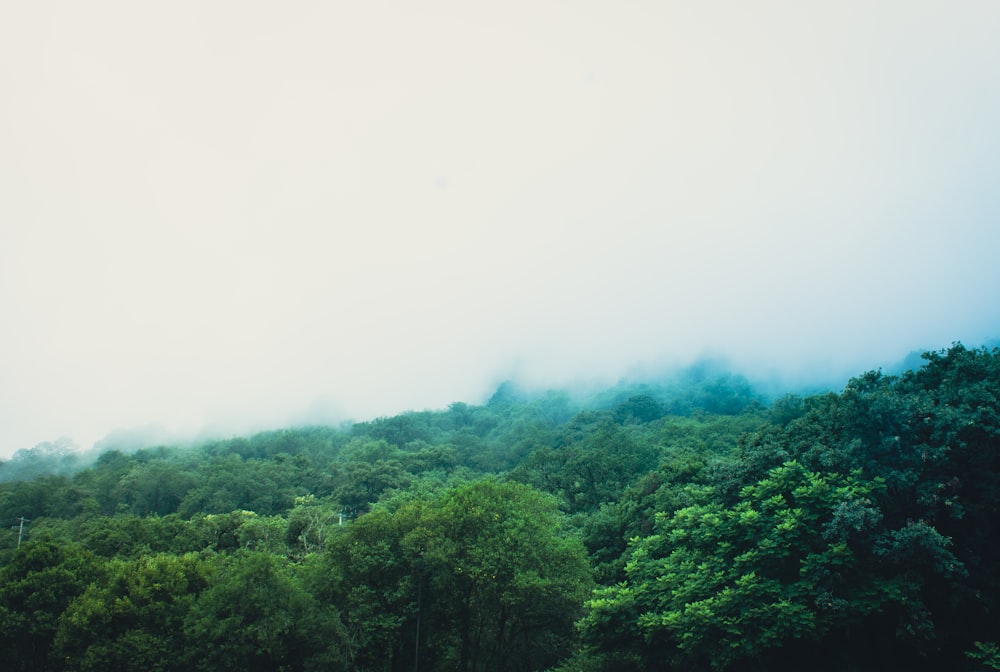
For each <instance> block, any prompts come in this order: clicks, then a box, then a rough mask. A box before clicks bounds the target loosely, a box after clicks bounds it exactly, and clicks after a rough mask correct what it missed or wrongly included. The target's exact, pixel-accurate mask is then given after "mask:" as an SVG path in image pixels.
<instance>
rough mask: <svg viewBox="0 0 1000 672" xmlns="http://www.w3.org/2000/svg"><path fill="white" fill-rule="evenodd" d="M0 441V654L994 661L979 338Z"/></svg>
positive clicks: (598, 663)
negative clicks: (793, 367) (805, 381)
mask: <svg viewBox="0 0 1000 672" xmlns="http://www.w3.org/2000/svg"><path fill="white" fill-rule="evenodd" d="M106 448H107V449H106V450H104V452H102V453H101V454H100V455H99V456H97V457H96V459H93V460H90V461H85V460H84V459H83V457H82V456H81V455H80V454H78V453H76V452H72V451H68V450H66V449H65V447H64V446H60V445H58V444H43V445H41V446H38V447H36V448H34V449H30V450H23V451H20V452H19V453H17V454H16V455H14V457H13V458H11V459H10V460H9V461H7V462H4V463H0V519H2V520H3V521H4V522H5V523H6V525H5V526H4V528H2V529H0V669H3V670H5V671H7V672H21V671H28V670H31V671H32V672H42V671H51V672H56V671H59V672H61V671H64V670H65V671H69V670H73V671H84V670H94V671H101V672H108V671H115V670H145V671H149V672H168V671H174V670H176V671H181V670H184V671H187V670H204V671H206V672H208V671H212V672H224V671H227V670H233V671H240V672H256V671H265V670H266V671H269V672H270V671H277V670H284V671H314V670H315V671H319V670H329V671H337V670H342V671H348V670H350V671H359V672H395V671H397V670H399V671H402V670H407V671H410V670H412V671H414V672H421V671H426V672H433V671H441V672H444V671H448V672H451V671H456V670H457V671H459V672H501V671H511V672H529V671H541V670H551V671H553V672H619V671H625V670H628V671H630V672H633V671H634V670H665V671H666V670H677V671H680V670H683V671H685V672H703V671H704V672H709V671H712V672H757V671H761V672H763V671H767V672H781V671H785V670H789V671H790V670H802V669H809V670H819V671H821V672H822V671H826V672H868V671H875V670H879V671H881V670H886V669H906V670H910V671H917V672H920V671H924V670H926V671H931V670H934V671H935V672H937V671H939V670H957V671H962V670H968V671H973V670H990V669H993V670H996V669H1000V649H998V643H1000V518H998V505H1000V349H992V350H990V349H987V348H978V349H976V348H967V347H965V346H963V345H961V344H955V345H953V346H952V347H950V348H948V349H945V350H941V351H936V352H927V353H924V355H923V356H922V360H921V362H920V364H919V365H917V366H915V367H914V368H913V369H911V370H906V371H903V372H900V373H898V374H891V375H890V374H886V373H883V372H881V371H871V372H868V373H864V374H862V375H859V376H857V377H855V378H853V379H851V380H849V381H847V382H846V383H845V384H844V386H843V388H842V389H841V390H840V391H837V392H824V393H820V394H811V395H807V394H800V395H793V394H786V395H783V396H777V397H765V396H763V395H762V394H760V393H759V392H758V391H757V390H756V389H755V388H754V387H753V386H752V385H751V384H750V383H749V382H748V381H747V380H746V379H745V378H743V377H741V376H739V375H735V374H732V373H727V372H725V371H722V370H718V369H713V368H712V367H708V366H701V367H699V366H695V367H693V368H691V369H689V370H687V371H685V372H684V373H683V374H681V375H678V376H676V377H673V378H671V379H669V380H666V381H660V382H647V383H621V384H619V385H617V386H614V387H611V388H610V389H605V390H601V391H596V392H592V393H588V394H586V395H581V394H570V393H569V392H563V391H549V392H544V393H542V392H537V393H536V392H526V391H524V390H522V389H519V388H518V387H517V386H516V385H513V384H509V383H508V384H504V385H502V386H501V387H500V388H499V389H497V391H496V393H495V394H494V395H493V396H492V397H491V398H490V399H489V400H488V401H487V402H486V403H484V404H482V405H470V404H465V403H454V404H452V405H451V406H449V407H448V408H447V409H446V410H440V411H424V412H409V413H403V414H401V415H397V416H395V417H385V418H379V419H376V420H373V421H369V422H359V423H351V424H344V425H341V426H337V427H328V426H314V427H302V428H294V429H284V430H278V431H268V432H263V433H259V434H256V435H253V436H248V437H233V438H228V439H225V440H212V441H204V442H201V443H197V444H191V445H147V446H143V447H140V448H138V449H136V448H135V447H130V448H128V449H126V448H125V447H123V446H119V447H115V446H113V445H111V446H106Z"/></svg>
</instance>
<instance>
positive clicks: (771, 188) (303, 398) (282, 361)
mask: <svg viewBox="0 0 1000 672" xmlns="http://www.w3.org/2000/svg"><path fill="white" fill-rule="evenodd" d="M998 35H1000V3H998V2H996V1H995V0H985V1H982V2H975V1H965V0H957V1H956V0H948V1H947V2H944V1H942V2H934V1H930V2H928V1H921V0H907V1H903V0H900V1H882V2H875V3H873V2H870V1H867V0H866V1H855V0H838V2H823V3H820V2H801V1H799V0H795V1H792V0H787V1H786V0H771V1H758V2H743V1H731V2H721V1H720V2H712V1H705V2H670V1H666V0H658V1H656V2H646V1H639V0H630V1H629V2H610V1H604V2H596V1H589V2H585V1H581V0H574V1H573V2H569V1H566V2H547V1H545V0H532V1H531V2H527V1H524V0H507V1H506V2H489V3H487V2H475V1H472V0H456V1H445V0H423V1H422V2H404V1H389V0H365V1H364V2H339V1H328V2H319V1H314V2H310V1H305V0H297V1H287V0H286V1H285V2H280V3H279V2H263V1H259V0H256V1H248V0H240V1H236V0H227V1H219V0H198V1H194V0H172V1H171V2H151V1H149V2H144V1H137V0H119V1H112V0H89V1H88V2H78V1H76V0H51V1H47V2H23V1H14V0H0V456H5V455H9V454H11V453H13V452H14V451H15V450H17V449H19V448H26V447H30V446H32V445H34V444H35V443H38V442H40V441H44V440H52V439H55V438H57V437H60V436H64V435H67V436H70V437H72V438H74V439H75V440H76V441H77V442H78V443H80V444H81V445H83V446H85V447H86V446H88V445H89V444H90V443H92V442H93V441H95V440H97V439H99V438H101V437H102V436H104V435H105V434H107V433H108V432H110V431H111V430H113V429H115V428H118V427H135V426H141V425H145V424H148V423H156V424H160V425H162V426H164V427H166V428H168V429H170V430H174V431H181V432H196V431H199V430H201V429H203V428H205V427H214V428H216V429H220V430H222V431H227V432H228V431H246V430H248V429H252V428H260V427H266V426H281V425H285V424H288V423H293V422H299V421H306V420H317V419H332V418H342V417H347V416H349V417H354V418H358V419H362V418H367V417H371V416H373V415H378V414H392V413H396V412H399V411H402V410H407V409H414V408H415V409H422V408H434V407H443V406H445V405H447V404H448V403H449V402H451V401H455V400H466V401H472V402H478V401H481V400H482V399H483V398H484V396H485V395H487V394H488V392H489V391H490V390H491V389H492V388H493V386H494V385H495V384H496V383H497V382H498V381H499V380H502V379H503V378H506V377H509V376H513V375H517V376H522V377H524V378H527V379H529V380H533V381H536V382H551V383H558V382H563V381H569V380H576V379H581V378H590V379H592V378H606V379H613V378H615V377H616V376H619V375H622V374H623V373H626V372H628V371H634V370H635V368H634V367H636V366H637V365H643V364H647V365H650V364H661V363H664V362H684V361H689V360H690V359H692V358H694V357H697V356H699V355H700V354H703V353H710V354H715V355H726V356H728V357H730V358H732V361H734V362H735V363H736V364H737V365H740V366H747V367H750V368H751V369H753V370H755V371H759V372H762V371H769V370H777V371H781V372H785V373H787V374H789V375H794V374H796V373H799V372H801V371H803V370H805V369H808V370H809V371H824V372H829V371H837V372H840V371H844V372H845V375H846V374H853V373H860V372H862V371H864V370H866V369H867V368H870V367H872V366H877V365H879V364H882V363H888V362H891V361H895V360H898V359H900V358H902V357H903V356H904V355H905V354H906V353H907V352H909V351H910V350H912V349H916V348H923V347H935V348H936V347H944V346H947V345H948V344H949V343H951V342H952V341H953V340H963V341H965V342H966V343H968V344H969V345H976V344H978V343H979V342H982V340H984V339H986V338H991V337H996V336H998V335H1000V312H998V310H997V304H998V298H1000V266H998V264H997V261H996V258H997V254H998V250H1000V246H998V242H1000V240H998V238H1000V221H998V214H1000V189H998V175H1000V171H998V169H1000V165H998V164H1000V124H998V123H997V120H998V119H1000V39H997V36H998Z"/></svg>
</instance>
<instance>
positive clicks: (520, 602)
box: [329, 480, 590, 672]
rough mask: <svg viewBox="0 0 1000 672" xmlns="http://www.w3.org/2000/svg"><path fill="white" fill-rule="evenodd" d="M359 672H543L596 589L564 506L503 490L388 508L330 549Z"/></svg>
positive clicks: (478, 488)
mask: <svg viewBox="0 0 1000 672" xmlns="http://www.w3.org/2000/svg"><path fill="white" fill-rule="evenodd" d="M329 558H330V561H331V563H332V570H331V572H332V576H333V579H334V584H333V586H332V587H331V595H332V596H335V599H336V600H337V602H338V604H341V605H342V606H343V609H344V612H345V619H346V622H347V625H348V628H349V629H350V630H351V632H352V637H353V642H354V646H355V650H354V659H355V664H356V665H357V667H358V669H364V670H383V669H384V670H396V669H399V670H403V669H412V668H413V667H414V666H415V664H416V663H417V661H416V660H415V658H414V657H415V656H419V666H420V669H429V670H461V671H463V672H465V671H471V670H476V671H479V670H484V671H485V670H521V669H526V670H527V669H544V668H546V667H548V666H551V665H552V664H554V663H555V662H557V661H558V660H559V659H560V658H561V657H563V656H565V655H568V654H569V653H570V652H571V651H572V648H573V645H574V643H575V634H574V630H573V621H574V619H575V618H576V617H577V616H578V615H579V613H581V612H580V608H581V605H582V601H583V599H584V597H585V595H586V593H587V590H588V587H589V583H590V580H589V570H588V567H587V563H586V556H585V554H584V550H583V548H582V545H581V543H580V542H579V541H578V540H577V539H576V538H574V537H572V536H570V535H568V534H566V533H565V532H564V531H563V530H562V527H561V522H560V515H559V513H558V510H557V508H556V505H555V502H554V501H553V500H551V499H550V498H548V497H545V496H544V495H542V494H540V493H538V492H537V491H536V490H534V489H532V488H530V487H528V486H524V485H520V484H515V483H501V482H498V481H495V480H485V481H477V482H473V483H470V484H467V485H461V486H457V487H454V488H451V489H449V490H446V491H444V492H443V493H441V494H439V495H436V496H434V497H432V498H430V499H424V498H420V499H407V500H405V501H404V502H403V503H402V504H400V505H399V506H398V507H397V508H392V507H390V506H379V507H376V508H375V509H373V510H372V512H371V513H369V514H367V515H365V516H363V517H361V518H359V519H358V520H357V521H355V522H353V523H352V524H351V525H350V526H348V527H345V529H344V530H343V533H342V534H338V535H334V537H333V538H332V539H331V541H330V555H329Z"/></svg>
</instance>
